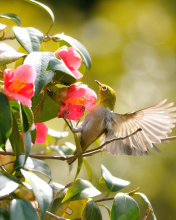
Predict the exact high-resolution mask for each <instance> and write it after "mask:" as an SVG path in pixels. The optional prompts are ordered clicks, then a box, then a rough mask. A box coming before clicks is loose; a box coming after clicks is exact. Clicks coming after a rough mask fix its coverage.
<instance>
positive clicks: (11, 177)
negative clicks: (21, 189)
mask: <svg viewBox="0 0 176 220" xmlns="http://www.w3.org/2000/svg"><path fill="white" fill-rule="evenodd" d="M4 176H6V177H8V178H9V179H10V180H13V181H14V182H16V183H18V184H21V185H22V184H23V183H22V182H21V181H20V180H19V179H18V178H17V177H16V176H14V175H12V174H10V173H7V172H6V173H4Z"/></svg>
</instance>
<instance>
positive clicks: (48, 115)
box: [35, 93, 60, 123]
mask: <svg viewBox="0 0 176 220" xmlns="http://www.w3.org/2000/svg"><path fill="white" fill-rule="evenodd" d="M39 105H40V106H39ZM39 105H38V106H37V107H40V111H41V112H40V116H39V117H38V118H37V120H36V121H35V122H38V123H39V122H45V121H48V120H51V119H53V118H56V117H57V115H58V110H59V108H60V105H59V104H58V103H57V102H55V101H54V100H53V99H52V98H50V97H49V96H48V95H47V93H45V95H44V98H43V100H42V101H41V102H40V104H39Z"/></svg>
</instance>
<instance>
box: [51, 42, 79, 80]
mask: <svg viewBox="0 0 176 220" xmlns="http://www.w3.org/2000/svg"><path fill="white" fill-rule="evenodd" d="M54 54H55V56H56V57H57V56H59V57H60V58H61V59H62V60H63V61H64V63H65V65H66V66H67V67H68V68H69V70H70V71H71V72H72V73H73V74H74V75H75V77H76V78H77V79H80V78H81V77H82V76H83V75H82V74H81V73H80V72H79V71H78V69H79V67H80V66H81V62H82V60H81V56H80V55H79V53H78V52H76V50H75V49H74V47H67V46H63V47H61V48H59V49H58V50H57V51H56V52H55V53H54Z"/></svg>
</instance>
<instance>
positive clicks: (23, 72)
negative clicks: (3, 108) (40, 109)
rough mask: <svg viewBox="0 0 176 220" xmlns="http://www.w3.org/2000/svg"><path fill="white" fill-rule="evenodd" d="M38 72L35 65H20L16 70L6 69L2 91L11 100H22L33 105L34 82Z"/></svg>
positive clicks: (23, 102) (28, 104)
mask: <svg viewBox="0 0 176 220" xmlns="http://www.w3.org/2000/svg"><path fill="white" fill-rule="evenodd" d="M36 76H37V73H36V70H35V69H34V67H33V66H31V65H27V64H26V65H24V64H22V65H21V66H18V67H17V68H16V69H15V70H11V69H5V70H4V86H3V88H2V92H3V93H4V94H5V95H6V96H7V98H8V99H9V100H17V101H20V102H21V103H22V104H23V105H26V106H29V107H31V100H30V99H31V98H32V96H33V94H34V82H35V79H36Z"/></svg>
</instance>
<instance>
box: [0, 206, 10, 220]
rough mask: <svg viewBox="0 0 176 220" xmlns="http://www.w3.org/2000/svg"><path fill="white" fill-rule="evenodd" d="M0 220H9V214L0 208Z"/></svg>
mask: <svg viewBox="0 0 176 220" xmlns="http://www.w3.org/2000/svg"><path fill="white" fill-rule="evenodd" d="M0 220H10V215H9V212H7V211H6V210H5V209H1V208H0Z"/></svg>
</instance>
